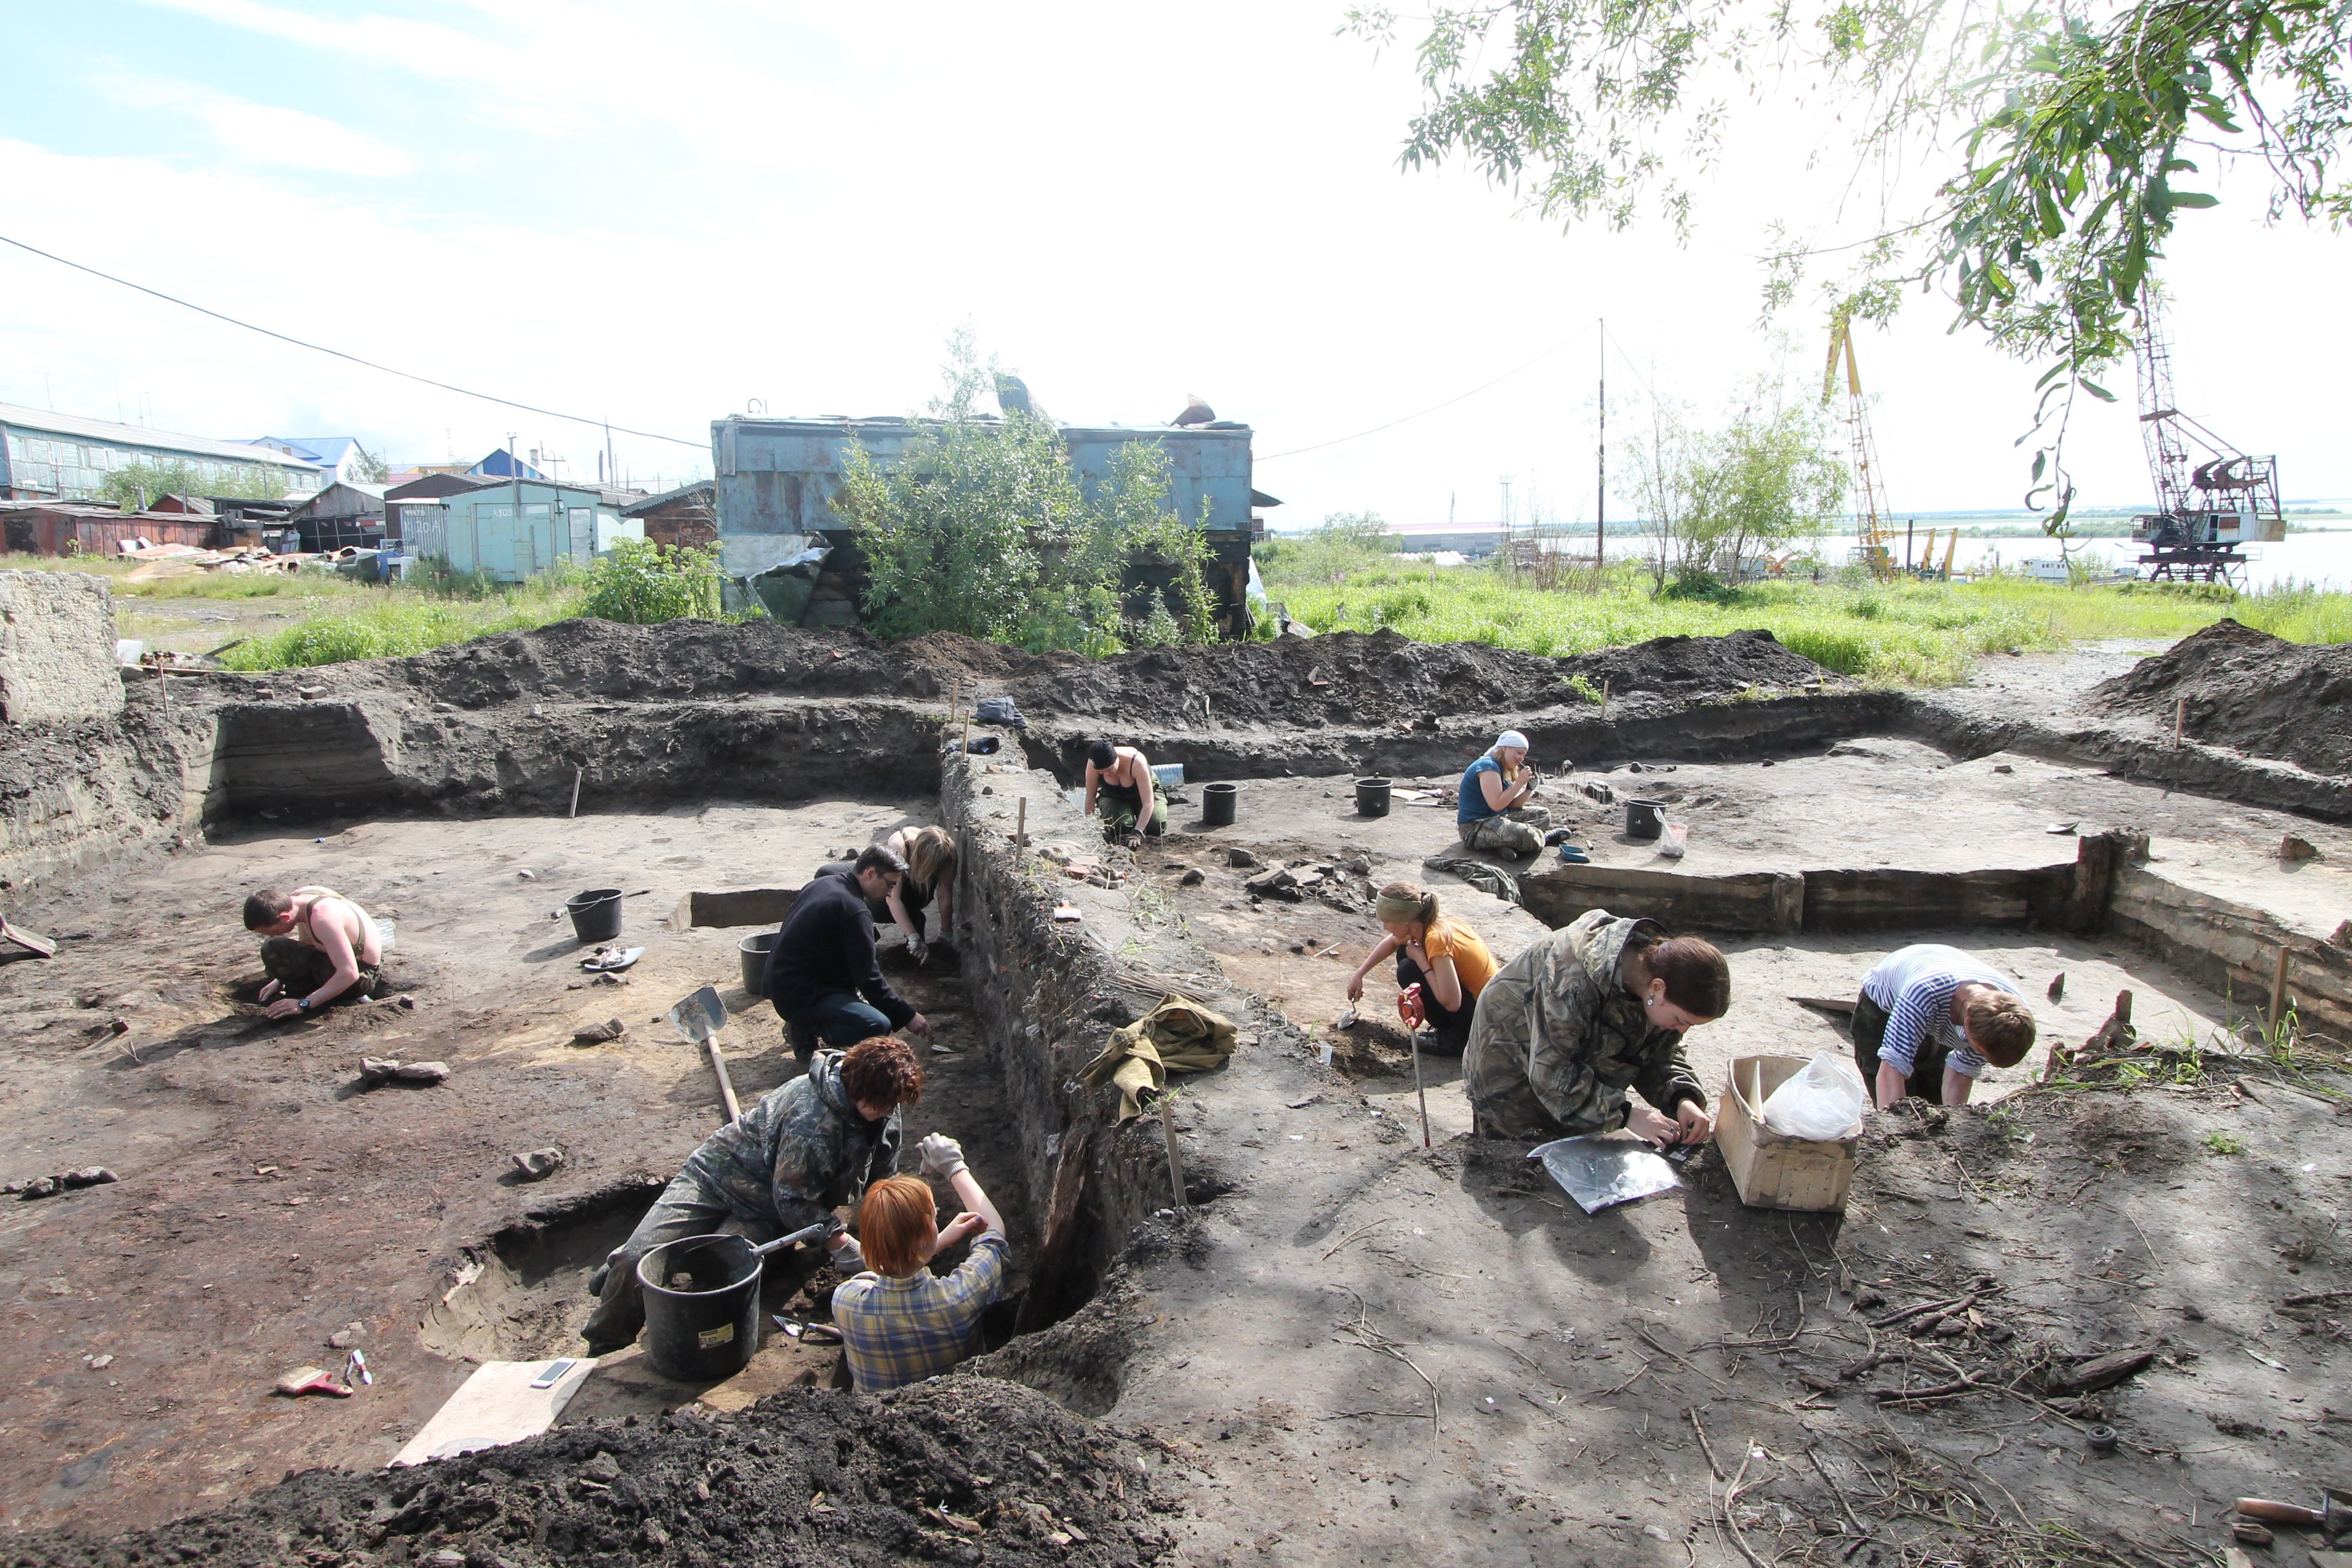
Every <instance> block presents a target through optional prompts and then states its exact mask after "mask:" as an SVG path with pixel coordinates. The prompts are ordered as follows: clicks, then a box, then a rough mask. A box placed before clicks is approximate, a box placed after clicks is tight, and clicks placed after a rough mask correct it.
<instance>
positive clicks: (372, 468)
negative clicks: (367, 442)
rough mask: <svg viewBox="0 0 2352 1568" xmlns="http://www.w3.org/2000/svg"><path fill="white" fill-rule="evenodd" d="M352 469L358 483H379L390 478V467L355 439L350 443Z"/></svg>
mask: <svg viewBox="0 0 2352 1568" xmlns="http://www.w3.org/2000/svg"><path fill="white" fill-rule="evenodd" d="M352 471H353V472H354V473H356V474H358V475H359V479H360V483H362V484H363V485H380V484H382V483H383V481H384V480H386V479H390V478H392V469H391V468H388V467H386V466H385V464H384V460H383V458H379V457H377V456H376V455H375V454H374V453H373V452H371V451H369V450H368V449H367V448H366V447H362V446H361V445H360V444H359V443H358V442H357V441H354V442H352Z"/></svg>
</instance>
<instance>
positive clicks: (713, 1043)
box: [702, 1029, 743, 1126]
mask: <svg viewBox="0 0 2352 1568" xmlns="http://www.w3.org/2000/svg"><path fill="white" fill-rule="evenodd" d="M702 1054H703V1055H705V1056H707V1057H709V1058H710V1074H711V1076H712V1077H713V1078H716V1079H718V1080H719V1103H720V1104H721V1105H724V1106H725V1107H726V1108H727V1121H728V1124H729V1125H730V1126H732V1125H733V1124H734V1123H735V1122H737V1121H741V1120H742V1117H743V1108H742V1106H740V1105H739V1104H737V1103H736V1100H735V1084H734V1081H733V1080H732V1079H730V1078H728V1076H727V1058H724V1057H722V1056H720V1055H719V1031H718V1030H716V1029H713V1030H711V1031H710V1033H709V1034H707V1035H705V1036H703V1037H702Z"/></svg>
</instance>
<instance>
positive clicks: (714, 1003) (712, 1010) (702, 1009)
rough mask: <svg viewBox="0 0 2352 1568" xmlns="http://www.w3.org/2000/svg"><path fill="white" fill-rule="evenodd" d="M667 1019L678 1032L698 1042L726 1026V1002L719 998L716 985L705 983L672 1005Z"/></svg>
mask: <svg viewBox="0 0 2352 1568" xmlns="http://www.w3.org/2000/svg"><path fill="white" fill-rule="evenodd" d="M669 1021H670V1025H671V1026H672V1027H674V1028H676V1029H677V1032H678V1033H679V1034H681V1035H684V1036H685V1037H687V1038H688V1039H689V1040H693V1041H696V1042H698V1043H699V1042H700V1041H703V1040H707V1039H709V1037H711V1035H712V1033H713V1032H714V1031H716V1030H719V1029H723V1028H725V1027H726V1026H727V1004H726V1003H724V1002H721V1001H720V1000H719V988H718V987H717V986H715V985H706V986H704V987H703V988H702V989H701V990H699V991H698V992H696V993H695V994H693V995H691V996H688V998H686V1000H684V1001H682V1002H680V1003H679V1004H678V1005H677V1006H675V1007H672V1008H671V1009H670V1010H669Z"/></svg>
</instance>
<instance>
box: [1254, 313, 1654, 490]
mask: <svg viewBox="0 0 2352 1568" xmlns="http://www.w3.org/2000/svg"><path fill="white" fill-rule="evenodd" d="M1589 331H1592V329H1591V327H1580V328H1579V329H1578V330H1577V331H1576V332H1575V333H1574V334H1573V335H1571V336H1570V337H1565V338H1562V339H1561V340H1560V341H1559V342H1556V343H1554V344H1552V346H1551V347H1549V348H1548V349H1546V350H1544V352H1543V353H1539V354H1538V355H1536V357H1535V358H1533V359H1531V360H1529V361H1528V362H1527V363H1525V364H1521V365H1516V366H1514V367H1513V368H1511V369H1509V370H1507V371H1505V372H1504V373H1503V374H1500V375H1498V376H1496V378H1495V379H1494V380H1493V381H1486V382H1481V383H1479V384H1477V385H1476V386H1474V387H1472V388H1471V389H1470V390H1469V391H1467V392H1465V393H1460V394H1457V395H1454V396H1453V397H1449V398H1447V399H1446V400H1445V401H1444V402H1443V403H1433V404H1431V405H1429V406H1428V407H1426V408H1424V409H1422V410H1421V411H1420V412H1419V413H1416V414H1407V415H1403V416H1401V417H1398V418H1395V419H1391V420H1390V421H1389V422H1388V423H1387V424H1385V425H1375V426H1372V427H1371V428H1370V429H1369V430H1359V431H1357V432H1356V433H1355V434H1354V435H1352V436H1341V437H1337V438H1335V439H1333V440H1329V441H1318V442H1316V443H1315V444H1314V445H1313V446H1311V447H1292V448H1291V449H1290V450H1289V451H1287V452H1272V453H1268V454H1267V455H1266V456H1265V457H1263V458H1255V459H1254V460H1255V461H1256V462H1260V463H1271V462H1273V461H1274V460H1275V459H1276V458H1296V457H1297V456H1298V455H1299V454H1300V453H1302V452H1319V451H1321V450H1323V448H1325V447H1344V446H1346V445H1347V444H1348V443H1349V442H1350V441H1360V440H1362V439H1363V438H1364V437H1367V436H1377V435H1379V434H1380V433H1381V431H1383V430H1393V429H1395V428H1396V427H1397V426H1400V425H1408V424H1411V423H1412V421H1413V420H1415V419H1419V418H1421V417H1423V416H1425V415H1431V414H1434V413H1436V412H1437V411H1438V410H1439V409H1441V408H1451V407H1453V406H1454V405H1455V404H1457V403H1459V402H1461V401H1462V400H1463V399H1464V398H1465V397H1475V396H1477V395H1479V394H1480V393H1482V392H1484V391H1486V389H1487V388H1488V387H1490V386H1496V385H1500V384H1502V383H1504V382H1507V381H1508V380H1510V379H1511V377H1513V376H1515V375H1517V374H1519V372H1520V371H1523V370H1533V369H1534V368H1535V367H1536V366H1538V365H1539V364H1541V363H1543V362H1544V361H1546V360H1548V359H1549V358H1551V356H1552V355H1554V354H1556V353H1559V351H1560V350H1562V349H1564V348H1567V347H1569V346H1570V345H1571V344H1573V343H1575V342H1578V341H1580V339H1582V338H1583V336H1584V334H1585V333H1587V332H1589ZM1618 352H1619V353H1623V352H1624V351H1623V350H1622V349H1621V350H1619V351H1618Z"/></svg>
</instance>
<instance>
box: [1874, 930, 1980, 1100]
mask: <svg viewBox="0 0 2352 1568" xmlns="http://www.w3.org/2000/svg"><path fill="white" fill-rule="evenodd" d="M1963 985H1990V986H1991V987H1993V988H1994V989H1995V990H1997V991H2006V992H2008V993H2009V994H2011V995H2012V996H2014V995H2016V994H2018V991H2017V987H2016V986H2014V985H2012V984H2010V983H2009V982H2008V981H2007V980H2005V979H2003V978H2002V977H2001V976H2000V975H1999V974H1997V973H1994V972H1993V971H1992V970H1991V969H1990V968H1988V967H1986V966H1985V965H1984V964H1983V963H1979V962H1978V961H1977V960H1976V959H1973V958H1971V957H1969V955H1968V954H1967V953H1965V952H1961V951H1960V950H1959V949H1958V948H1957V947H1945V946H1943V945H1941V944H1940V943H1937V942H1919V943H1917V944H1916V945H1914V946H1911V947H1902V948H1897V949H1895V951H1894V952H1890V953H1888V954H1887V955H1886V956H1885V958H1882V959H1880V960H1879V961H1878V967H1877V968H1875V969H1874V970H1872V971H1871V972H1870V973H1868V974H1866V975H1864V976H1863V981H1862V993H1863V994H1864V995H1865V996H1867V997H1869V998H1870V999H1871V1000H1872V1001H1874V1002H1875V1003H1877V1004H1878V1005H1880V1006H1882V1007H1884V1008H1885V1009H1886V1038H1885V1040H1884V1041H1882V1042H1880V1044H1879V1047H1878V1059H1879V1061H1880V1062H1882V1063H1884V1064H1885V1066H1887V1067H1891V1068H1895V1071H1897V1072H1900V1073H1905V1074H1908V1073H1909V1072H1910V1071H1911V1070H1912V1069H1913V1068H1915V1067H1916V1065H1917V1064H1918V1060H1919V1051H1920V1048H1921V1047H1923V1046H1924V1045H1926V1043H1927V1041H1928V1040H1930V1039H1934V1040H1936V1041H1938V1042H1939V1043H1941V1044H1942V1046H1943V1047H1944V1048H1945V1050H1946V1051H1948V1053H1949V1054H1948V1056H1946V1057H1945V1058H1944V1065H1945V1066H1946V1067H1948V1068H1951V1070H1952V1071H1954V1072H1956V1073H1958V1074H1959V1075H1960V1076H1961V1077H1962V1078H1976V1077H1978V1076H1979V1075H1980V1074H1981V1073H1983V1071H1984V1070H1985V1068H1988V1067H1990V1066H1991V1065H1992V1064H1991V1063H1990V1062H1988V1061H1986V1060H1985V1058H1984V1057H1983V1055H1982V1053H1980V1052H1979V1051H1978V1049H1977V1048H1976V1047H1974V1046H1973V1045H1970V1044H1969V1034H1968V1031H1967V1030H1966V1029H1965V1028H1963V1027H1961V1026H1959V1025H1958V1024H1955V1023H1954V1022H1952V993H1954V992H1955V991H1958V989H1959V988H1960V987H1961V986H1963Z"/></svg>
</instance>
